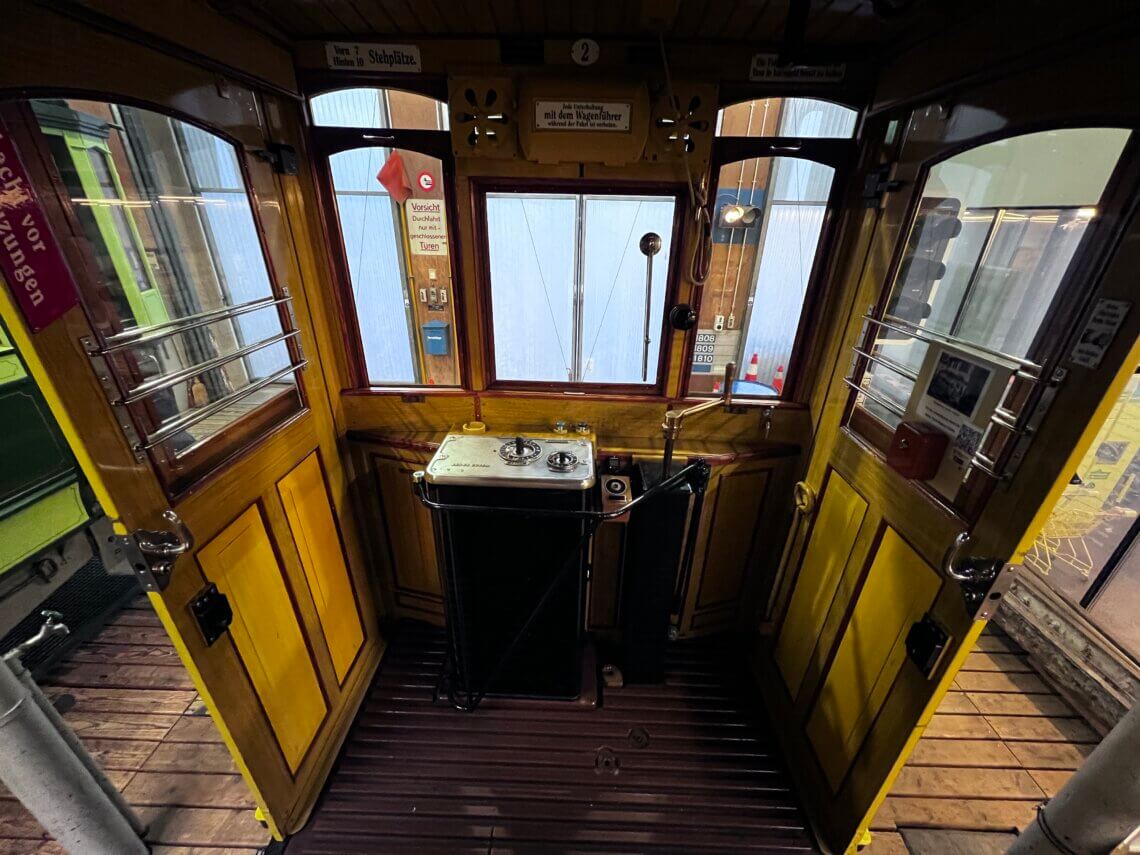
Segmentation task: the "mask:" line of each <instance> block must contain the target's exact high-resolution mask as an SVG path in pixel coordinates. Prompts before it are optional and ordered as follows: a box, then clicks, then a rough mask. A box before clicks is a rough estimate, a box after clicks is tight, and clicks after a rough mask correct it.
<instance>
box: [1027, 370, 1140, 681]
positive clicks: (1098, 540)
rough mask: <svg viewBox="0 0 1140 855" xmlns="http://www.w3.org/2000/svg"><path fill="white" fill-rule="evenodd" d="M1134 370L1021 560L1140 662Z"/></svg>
mask: <svg viewBox="0 0 1140 855" xmlns="http://www.w3.org/2000/svg"><path fill="white" fill-rule="evenodd" d="M1137 475H1140V374H1135V375H1133V377H1132V378H1131V380H1129V382H1128V384H1127V386H1125V388H1124V391H1123V393H1122V394H1121V396H1120V399H1119V400H1118V401H1117V402H1116V405H1115V406H1114V407H1113V409H1112V412H1111V413H1110V414H1109V417H1108V420H1107V421H1106V422H1105V424H1104V426H1103V427H1102V428H1101V430H1100V433H1099V435H1098V436H1097V437H1096V439H1095V440H1094V441H1093V444H1092V446H1091V447H1090V448H1089V451H1088V453H1087V454H1086V455H1085V457H1084V459H1083V460H1082V461H1081V463H1080V466H1079V467H1078V468H1077V471H1076V472H1074V473H1073V478H1072V481H1071V482H1070V483H1069V486H1068V487H1066V488H1065V492H1064V493H1063V494H1062V495H1061V498H1060V499H1059V500H1058V501H1057V505H1056V506H1055V507H1054V508H1053V512H1052V514H1051V515H1050V516H1049V519H1048V521H1047V522H1046V523H1045V526H1044V528H1043V529H1042V531H1041V534H1040V535H1038V537H1037V540H1036V541H1035V542H1034V544H1033V546H1032V548H1031V549H1030V550H1029V551H1028V552H1027V553H1026V556H1025V566H1026V567H1027V568H1029V569H1030V570H1032V571H1035V572H1037V573H1039V574H1040V575H1041V576H1043V577H1044V579H1045V581H1046V582H1047V583H1048V584H1049V586H1050V587H1052V588H1053V589H1054V590H1055V591H1057V592H1058V593H1059V594H1061V596H1062V597H1064V598H1065V599H1066V600H1068V601H1069V602H1071V603H1073V604H1075V605H1078V606H1079V607H1080V608H1082V609H1087V614H1088V616H1089V618H1090V619H1091V620H1092V622H1093V623H1095V624H1096V625H1097V627H1098V628H1100V629H1101V630H1102V631H1103V632H1105V633H1106V634H1107V635H1108V636H1109V637H1111V638H1112V639H1113V640H1114V641H1116V642H1117V644H1119V645H1120V646H1121V647H1123V648H1124V649H1125V650H1126V651H1127V652H1128V653H1129V654H1130V655H1131V656H1132V658H1133V659H1136V660H1138V661H1140V624H1138V623H1137V620H1136V614H1137V610H1138V609H1140V543H1138V541H1137V536H1138V535H1140V522H1138V520H1140V484H1138V483H1137V480H1136V479H1137Z"/></svg>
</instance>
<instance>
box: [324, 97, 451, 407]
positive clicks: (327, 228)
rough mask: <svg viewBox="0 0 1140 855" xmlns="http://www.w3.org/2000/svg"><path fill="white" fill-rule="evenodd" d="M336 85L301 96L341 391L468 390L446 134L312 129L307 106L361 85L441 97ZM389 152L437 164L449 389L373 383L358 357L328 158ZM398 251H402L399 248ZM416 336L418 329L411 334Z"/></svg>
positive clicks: (361, 351)
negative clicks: (342, 372)
mask: <svg viewBox="0 0 1140 855" xmlns="http://www.w3.org/2000/svg"><path fill="white" fill-rule="evenodd" d="M337 82H338V85H337V86H332V87H328V88H323V89H319V90H317V89H314V90H312V91H306V93H305V113H306V119H307V122H308V124H307V126H306V128H305V130H306V134H307V136H308V139H309V143H310V150H311V151H312V153H313V164H312V167H313V177H314V180H315V183H316V190H317V208H318V213H319V215H320V219H321V228H322V231H323V233H324V238H325V248H326V250H327V252H328V258H329V263H330V266H331V271H330V272H331V276H332V281H333V285H334V287H333V296H334V298H335V301H336V309H337V321H338V324H339V325H340V331H341V336H342V338H343V340H344V343H345V353H346V356H347V363H348V366H347V367H348V374H349V378H348V379H349V388H348V389H347V390H345V391H349V392H352V393H354V394H377V395H385V394H398V395H425V394H426V395H448V394H451V395H454V394H456V393H462V392H464V391H466V390H468V389H469V387H470V371H469V368H468V365H469V362H468V350H467V337H466V331H465V326H464V320H465V314H464V296H465V295H464V292H465V288H464V286H463V282H462V280H461V276H460V267H459V264H458V257H459V254H460V252H461V248H460V246H461V244H460V234H459V223H458V220H457V219H456V215H457V212H456V189H455V183H456V178H455V155H454V152H453V150H452V146H451V132H450V131H429V130H410V129H400V128H350V127H334V126H328V125H315V124H313V121H312V111H311V109H310V106H309V101H310V99H312V98H315V97H317V96H320V95H326V94H328V93H330V92H337V91H342V90H348V89H356V88H360V87H361V86H365V87H368V88H380V89H402V90H403V91H406V92H411V93H413V94H416V95H425V96H427V97H431V98H435V99H436V100H438V101H442V103H444V105H446V104H447V101H446V97H444V98H439V97H438V95H437V93H435V92H423V91H419V90H416V89H412V88H409V87H407V86H400V87H397V86H388V85H385V83H384V82H382V81H381V82H378V81H376V80H374V79H373V80H369V81H368V82H367V83H360V85H359V86H357V85H349V86H346V85H344V81H343V80H338V81H337ZM377 147H382V148H392V149H404V150H407V151H415V152H417V153H419V154H424V155H427V156H429V157H434V158H435V159H437V160H438V161H440V163H441V164H442V168H441V173H442V175H441V177H442V180H443V184H444V187H443V194H444V204H445V205H446V206H447V229H448V247H449V251H448V264H449V267H450V271H451V299H452V302H453V308H452V315H453V321H452V325H453V327H454V329H455V343H456V346H455V363H456V370H457V373H458V377H457V382H456V383H455V385H452V386H433V385H428V384H423V385H415V384H407V383H403V384H401V383H390V384H375V383H372V382H371V380H370V379H369V377H368V366H367V364H366V362H365V356H364V340H363V339H362V337H361V334H360V323H359V321H358V314H357V306H356V298H355V297H354V296H353V293H352V276H351V272H350V269H349V263H348V257H347V256H346V254H345V248H344V240H343V236H342V234H341V231H340V216H339V212H338V208H337V203H336V188H335V187H334V186H333V180H332V164H331V162H330V158H332V156H333V155H335V154H339V153H341V152H345V151H351V150H353V149H359V148H377ZM399 251H400V252H403V249H402V248H400V250H399ZM413 333H414V334H417V335H418V330H415V331H413Z"/></svg>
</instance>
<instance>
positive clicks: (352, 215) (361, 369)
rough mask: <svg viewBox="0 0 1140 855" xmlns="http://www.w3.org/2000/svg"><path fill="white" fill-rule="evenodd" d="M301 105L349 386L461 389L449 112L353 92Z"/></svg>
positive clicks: (393, 93) (394, 93)
mask: <svg viewBox="0 0 1140 855" xmlns="http://www.w3.org/2000/svg"><path fill="white" fill-rule="evenodd" d="M309 106H310V110H311V114H312V120H313V124H314V125H315V127H314V128H313V134H312V136H313V141H314V144H315V146H314V148H315V150H316V154H317V157H318V159H319V161H320V162H321V168H320V169H319V170H318V172H319V173H320V174H319V176H318V178H319V180H320V181H321V184H322V196H323V197H324V204H325V208H326V211H327V213H328V220H327V222H328V228H329V242H330V250H331V252H332V255H333V261H334V264H335V265H336V266H337V268H338V278H339V279H340V285H341V300H340V303H341V307H342V310H343V311H344V313H345V321H346V325H347V326H348V328H349V329H350V330H351V331H353V332H354V333H355V334H354V335H350V341H349V345H350V357H351V358H352V362H353V373H354V383H355V384H356V385H357V386H359V387H361V388H363V387H405V386H436V387H448V386H451V387H454V386H458V385H459V383H460V358H459V357H460V354H459V347H458V342H459V339H458V332H457V329H456V322H457V313H456V311H455V304H454V299H455V287H456V283H455V264H454V259H453V257H452V245H453V244H452V239H451V237H450V234H449V233H450V227H449V221H448V217H449V214H448V212H449V210H450V209H451V207H452V204H453V202H452V198H451V188H450V186H449V177H450V174H451V136H450V133H449V132H448V121H447V105H446V104H445V103H443V102H442V101H437V100H436V99H434V98H430V97H428V96H426V95H420V94H416V93H414V92H404V91H401V90H398V89H378V88H357V89H340V90H337V91H335V92H326V93H324V94H321V95H316V96H314V97H313V98H311V99H310V101H309ZM345 129H347V130H345ZM374 130H381V131H384V133H380V134H376V133H372V131H374Z"/></svg>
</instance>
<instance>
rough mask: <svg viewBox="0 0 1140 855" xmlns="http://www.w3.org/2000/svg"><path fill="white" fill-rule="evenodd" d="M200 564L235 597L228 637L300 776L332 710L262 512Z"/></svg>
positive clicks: (245, 518)
mask: <svg viewBox="0 0 1140 855" xmlns="http://www.w3.org/2000/svg"><path fill="white" fill-rule="evenodd" d="M198 562H199V564H201V566H202V572H203V573H204V574H205V575H206V578H208V579H209V580H210V581H211V582H213V583H214V584H216V585H217V586H218V589H219V590H220V591H221V592H222V593H223V594H225V595H226V597H228V598H229V601H230V606H231V608H232V609H233V613H234V617H233V623H232V624H230V635H231V636H232V637H233V640H234V645H235V646H236V647H237V649H238V653H239V654H240V655H241V658H242V662H243V663H244V664H245V667H246V670H247V671H248V672H249V677H250V681H251V682H252V683H253V687H254V689H255V690H256V692H257V695H258V697H259V698H260V699H261V704H262V706H263V707H264V708H265V713H266V715H267V716H268V717H269V723H270V724H271V725H272V726H273V732H274V734H275V735H276V737H277V742H278V744H279V745H280V746H281V751H282V753H283V754H284V756H285V762H286V763H287V764H288V765H289V768H290V769H291V770H293V771H296V769H297V766H298V765H299V764H300V763H301V760H302V758H303V757H304V756H305V751H306V750H307V749H308V747H309V745H310V744H311V743H312V741H313V737H314V736H315V735H316V733H317V730H318V728H320V726H321V722H322V721H323V720H324V717H325V713H326V712H327V709H328V708H327V706H326V705H325V698H324V695H323V694H322V693H321V687H320V684H319V683H318V682H317V671H316V668H315V667H314V665H313V660H312V658H311V657H310V655H309V648H308V645H306V643H305V638H304V635H303V634H302V633H301V626H300V623H299V622H298V619H297V612H296V611H295V610H294V608H293V601H292V598H291V597H290V596H289V591H288V590H287V589H286V587H285V580H284V577H283V576H282V573H281V565H280V564H279V563H278V560H277V554H276V553H275V552H274V549H273V544H272V543H271V542H270V540H269V532H268V531H266V528H265V521H264V520H263V519H262V516H261V509H260V508H259V507H258V506H257V505H251V506H250V507H249V508H247V509H246V511H245V513H243V514H242V515H241V516H240V517H238V518H237V519H236V520H234V521H233V522H232V523H230V524H229V525H228V526H227V527H226V528H225V529H223V530H222V531H221V532H220V533H219V534H218V535H217V536H216V537H215V538H214V539H213V540H211V541H210V542H209V543H207V544H206V545H205V546H204V547H203V548H202V549H200V550H199V551H198Z"/></svg>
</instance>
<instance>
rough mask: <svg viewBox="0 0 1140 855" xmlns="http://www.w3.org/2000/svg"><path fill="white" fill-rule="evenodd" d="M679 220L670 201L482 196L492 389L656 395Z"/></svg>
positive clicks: (662, 197)
mask: <svg viewBox="0 0 1140 855" xmlns="http://www.w3.org/2000/svg"><path fill="white" fill-rule="evenodd" d="M677 208H678V205H677V199H676V197H675V196H672V195H668V196H666V195H640V194H638V195H633V194H631V195H610V194H605V195H603V194H581V193H532V192H499V191H492V192H487V193H486V194H485V195H484V213H485V216H486V240H487V262H488V273H489V275H490V292H491V317H492V328H493V349H494V373H495V380H496V381H505V382H517V383H532V384H533V383H544V384H566V383H576V384H605V385H624V386H643V387H651V386H656V385H658V384H659V373H660V371H659V369H660V367H661V358H662V353H663V344H664V339H665V334H664V311H665V295H666V291H667V289H668V285H669V272H670V265H671V259H672V250H673V233H674V227H675V220H676V216H677ZM654 235H655V236H656V238H657V240H656V241H654V240H653V237H652V236H654ZM650 244H652V246H650ZM643 245H644V246H646V248H648V249H654V248H655V251H653V252H651V254H650V255H646V254H644V253H643V250H642V246H643ZM649 260H651V261H652V273H651V275H649V266H650V265H649V263H648V262H649Z"/></svg>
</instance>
